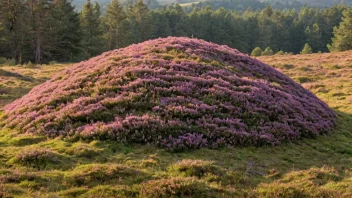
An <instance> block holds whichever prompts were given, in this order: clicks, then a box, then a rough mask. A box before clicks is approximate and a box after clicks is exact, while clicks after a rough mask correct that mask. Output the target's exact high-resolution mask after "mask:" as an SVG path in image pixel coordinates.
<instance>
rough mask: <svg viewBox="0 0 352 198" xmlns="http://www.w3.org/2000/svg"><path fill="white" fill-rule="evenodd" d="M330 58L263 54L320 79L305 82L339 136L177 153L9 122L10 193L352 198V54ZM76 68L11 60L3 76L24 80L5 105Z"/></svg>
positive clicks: (3, 143)
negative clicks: (333, 116)
mask: <svg viewBox="0 0 352 198" xmlns="http://www.w3.org/2000/svg"><path fill="white" fill-rule="evenodd" d="M318 56H319V57H318ZM321 56H330V54H326V55H324V54H323V55H318V54H317V55H304V56H287V58H280V57H283V56H273V57H260V59H262V61H264V62H266V63H268V64H271V65H274V66H275V67H276V68H278V69H280V70H281V71H282V72H284V73H286V74H287V75H289V76H291V77H292V78H293V79H295V80H297V82H300V81H302V77H306V78H308V79H314V81H305V80H303V81H302V82H301V83H302V85H303V86H304V87H306V88H307V89H310V90H311V91H312V92H313V93H315V94H316V95H317V96H318V97H319V98H321V99H322V100H323V101H325V102H327V104H328V105H329V106H330V107H331V108H333V109H334V110H335V111H336V113H337V116H338V119H337V126H336V128H335V129H334V130H333V131H331V133H329V134H326V135H323V136H319V137H317V138H315V139H302V140H299V141H297V142H294V143H285V144H282V145H280V146H276V147H269V146H266V147H246V148H226V149H222V150H209V149H200V150H196V151H188V152H182V153H170V152H167V151H165V150H162V149H158V148H156V147H153V146H149V145H139V144H138V145H123V144H117V143H115V142H102V141H97V140H96V141H92V142H84V141H72V140H70V141H69V140H65V139H62V138H56V139H48V138H46V137H44V136H40V135H28V134H17V133H16V131H9V130H8V129H1V130H0V197H351V196H352V131H351V129H352V107H351V106H352V100H351V96H352V83H351V82H352V71H351V70H352V68H351V67H350V65H352V52H348V53H336V54H334V57H337V58H336V59H339V60H340V61H338V62H336V61H337V60H336V59H331V60H330V59H328V58H324V57H321ZM303 59H304V60H303ZM315 59H319V60H322V61H323V62H322V63H320V64H318V63H316V61H315ZM341 60H342V61H341ZM283 61H284V62H283ZM309 62H312V63H309ZM307 64H309V67H308V66H307ZM336 64H338V68H337V67H331V65H336ZM287 65H289V67H288V66H287ZM66 66H67V65H61V66H59V65H54V66H42V67H41V68H33V69H30V68H21V67H18V66H17V67H2V68H1V69H3V70H4V71H6V72H5V74H8V73H7V72H11V75H2V76H1V73H0V82H2V83H3V82H9V81H12V82H14V83H12V84H11V83H5V84H4V85H2V86H4V89H5V90H6V91H7V97H6V98H2V96H1V97H0V104H1V105H2V106H3V105H5V104H7V103H9V102H11V101H13V100H14V99H16V98H18V97H20V96H22V95H24V94H26V93H27V92H28V91H29V90H30V89H31V88H32V87H33V86H34V85H36V84H39V83H41V82H43V81H45V80H46V79H48V78H50V77H51V76H52V75H53V74H54V73H56V72H57V71H59V70H62V69H63V68H65V67H66ZM307 68H309V69H307ZM3 73H4V72H3ZM13 73H15V74H13ZM17 74H18V75H21V76H25V77H27V78H31V79H33V80H32V81H26V80H24V79H23V78H18V75H17ZM300 79H301V80H300ZM0 88H1V86H0ZM36 151H39V152H36ZM38 167H39V168H38Z"/></svg>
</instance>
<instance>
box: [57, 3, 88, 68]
mask: <svg viewBox="0 0 352 198" xmlns="http://www.w3.org/2000/svg"><path fill="white" fill-rule="evenodd" d="M54 7H55V9H54V10H53V11H52V14H53V16H54V19H55V23H54V24H53V27H52V28H53V29H54V30H55V31H54V34H53V35H52V39H53V40H54V44H53V51H52V60H56V61H63V62H64V61H70V62H71V61H77V60H79V59H78V55H79V53H80V52H81V45H80V42H81V37H82V33H81V31H80V28H77V27H79V25H80V23H79V14H78V13H76V12H75V8H74V7H73V6H72V4H71V1H70V0H55V1H54Z"/></svg>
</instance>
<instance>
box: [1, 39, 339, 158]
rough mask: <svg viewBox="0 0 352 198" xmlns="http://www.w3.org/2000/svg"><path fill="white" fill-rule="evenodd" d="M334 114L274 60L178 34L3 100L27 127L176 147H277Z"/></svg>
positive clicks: (325, 125) (15, 124) (321, 128)
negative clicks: (277, 67)
mask: <svg viewBox="0 0 352 198" xmlns="http://www.w3.org/2000/svg"><path fill="white" fill-rule="evenodd" d="M165 57H167V58H165ZM335 119H336V116H335V114H334V112H333V111H332V110H331V109H330V108H329V107H328V106H327V105H326V104H325V103H323V102H322V101H321V100H320V99H318V98H317V97H316V96H314V94H312V93H311V92H309V91H307V90H306V89H304V88H303V87H302V86H300V85H299V84H297V83H295V82H294V81H293V80H291V79H290V78H288V77H286V76H285V75H283V74H282V73H280V72H278V71H277V70H275V69H273V68H271V67H270V66H268V65H265V64H263V63H261V62H260V61H258V60H254V59H251V58H250V57H249V56H248V55H245V54H242V53H240V52H239V51H237V50H235V49H231V48H229V47H227V46H224V45H216V44H213V43H209V42H205V41H203V40H198V39H190V38H176V37H169V38H164V39H155V40H150V41H146V42H144V43H141V44H136V45H131V46H129V47H127V48H124V49H118V50H114V51H110V52H106V53H104V54H102V55H100V56H98V57H95V58H92V59H90V60H88V61H85V62H81V63H78V64H76V65H74V66H71V67H69V68H68V69H67V70H65V71H62V72H60V73H58V74H57V75H56V76H54V77H53V78H52V79H51V80H49V81H47V82H45V83H43V84H42V85H39V86H37V87H35V88H33V89H32V90H31V91H30V92H29V93H28V94H27V95H25V96H24V97H22V98H21V99H18V100H16V101H15V102H13V103H11V104H9V105H7V106H5V107H4V116H3V117H2V121H3V123H4V124H5V126H6V127H10V128H16V129H18V130H19V131H20V132H23V133H41V134H46V135H47V136H49V137H56V136H65V137H67V138H77V137H78V138H82V139H88V140H92V139H100V140H113V141H117V142H123V143H152V144H155V145H158V146H161V147H164V148H167V149H169V150H171V151H182V150H188V149H199V148H204V147H207V148H219V147H224V146H246V145H277V144H280V143H281V142H283V141H292V140H296V139H299V138H300V137H315V136H317V135H319V134H322V133H326V132H328V131H329V130H330V129H331V128H332V127H333V126H334V124H335Z"/></svg>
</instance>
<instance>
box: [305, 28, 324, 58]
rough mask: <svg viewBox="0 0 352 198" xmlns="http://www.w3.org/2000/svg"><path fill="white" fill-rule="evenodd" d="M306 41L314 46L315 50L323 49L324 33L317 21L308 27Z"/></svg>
mask: <svg viewBox="0 0 352 198" xmlns="http://www.w3.org/2000/svg"><path fill="white" fill-rule="evenodd" d="M304 33H305V35H306V41H307V43H309V44H310V45H311V47H312V50H313V51H319V50H321V49H322V47H323V45H322V33H321V31H320V27H319V25H318V24H317V23H314V24H313V26H312V27H309V26H308V27H307V28H306V30H305V32H304Z"/></svg>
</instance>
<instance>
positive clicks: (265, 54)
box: [262, 47, 274, 56]
mask: <svg viewBox="0 0 352 198" xmlns="http://www.w3.org/2000/svg"><path fill="white" fill-rule="evenodd" d="M273 54H274V52H273V50H272V49H271V48H270V47H267V48H265V50H264V51H263V52H262V56H271V55H273Z"/></svg>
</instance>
